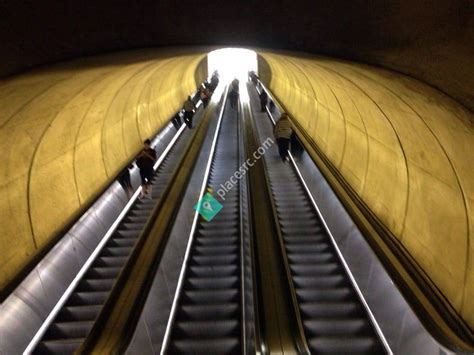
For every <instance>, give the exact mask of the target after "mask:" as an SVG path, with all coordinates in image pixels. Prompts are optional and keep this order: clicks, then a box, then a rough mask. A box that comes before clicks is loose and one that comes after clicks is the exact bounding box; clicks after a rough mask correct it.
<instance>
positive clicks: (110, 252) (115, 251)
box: [100, 246, 132, 256]
mask: <svg viewBox="0 0 474 355" xmlns="http://www.w3.org/2000/svg"><path fill="white" fill-rule="evenodd" d="M131 250H132V247H131V246H128V247H109V246H107V247H106V248H104V249H102V252H101V254H100V255H101V256H128V255H129V254H130V251H131Z"/></svg>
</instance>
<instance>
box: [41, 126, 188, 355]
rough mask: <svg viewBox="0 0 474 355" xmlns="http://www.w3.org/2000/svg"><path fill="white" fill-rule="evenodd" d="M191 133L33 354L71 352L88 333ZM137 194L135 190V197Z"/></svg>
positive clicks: (177, 145) (171, 153) (172, 151)
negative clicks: (149, 196)
mask: <svg viewBox="0 0 474 355" xmlns="http://www.w3.org/2000/svg"><path fill="white" fill-rule="evenodd" d="M190 136H191V133H190V131H184V132H183V133H182V134H180V135H179V137H178V139H177V140H176V141H175V143H174V145H173V146H172V147H171V149H170V150H169V151H168V153H167V154H166V156H165V157H164V159H163V161H162V162H161V164H160V165H159V166H158V169H157V170H156V172H155V176H154V178H153V181H152V192H151V198H143V199H141V200H140V199H136V200H135V202H134V203H133V205H132V206H131V207H130V209H129V210H128V212H127V214H126V215H125V217H124V218H123V219H122V221H121V222H120V224H119V225H118V227H117V228H116V230H115V231H114V233H113V234H112V235H111V237H110V239H109V240H108V241H107V242H106V244H105V245H104V247H103V248H102V249H101V251H100V253H99V254H98V255H97V257H96V259H95V260H94V261H93V263H92V264H91V266H90V268H89V269H88V270H87V272H86V273H85V275H84V276H83V278H82V279H81V280H80V281H79V282H78V284H77V286H76V287H75V289H74V291H73V293H72V294H71V295H70V296H69V298H68V299H67V301H66V303H65V304H64V306H63V307H62V308H61V310H60V311H59V312H58V314H57V315H56V317H55V319H54V321H53V322H52V323H51V324H50V325H49V327H48V329H47V330H46V331H45V333H44V335H43V337H42V339H41V341H40V342H39V344H38V345H37V347H36V348H35V350H34V351H33V353H34V354H72V353H73V352H74V351H75V350H77V349H78V348H79V346H80V345H81V344H82V343H83V341H84V339H85V338H86V337H87V336H88V334H89V332H90V330H91V329H92V326H93V324H94V321H95V320H96V318H97V316H98V314H99V313H100V311H101V310H102V308H103V305H104V303H105V301H106V299H107V297H108V296H109V294H110V292H111V290H112V288H113V286H114V284H115V282H116V280H117V279H118V276H119V274H120V272H121V271H122V269H123V268H124V266H125V264H126V262H127V260H128V258H129V256H130V254H131V253H132V250H133V248H134V246H135V245H136V243H137V240H138V239H139V238H138V237H139V236H140V234H141V232H142V230H143V228H144V226H145V224H146V223H147V221H148V219H149V217H150V215H151V212H152V210H153V208H154V207H155V205H156V204H157V203H158V201H159V200H160V196H161V194H162V192H163V191H164V190H165V189H166V187H167V186H168V184H169V183H170V179H171V177H172V175H173V172H174V170H175V169H176V168H177V166H178V164H179V162H180V160H181V158H182V156H183V154H184V151H185V148H186V142H187V141H189V138H190ZM136 197H137V193H135V196H134V198H136Z"/></svg>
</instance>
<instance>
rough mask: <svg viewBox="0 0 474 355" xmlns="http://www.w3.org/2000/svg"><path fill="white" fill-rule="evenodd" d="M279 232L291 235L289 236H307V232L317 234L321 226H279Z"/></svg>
mask: <svg viewBox="0 0 474 355" xmlns="http://www.w3.org/2000/svg"><path fill="white" fill-rule="evenodd" d="M281 231H282V232H283V234H291V235H300V234H303V235H305V234H307V233H308V232H312V233H318V232H320V231H321V226H319V225H316V224H313V225H308V226H305V225H301V224H300V225H298V224H293V225H285V224H282V225H281Z"/></svg>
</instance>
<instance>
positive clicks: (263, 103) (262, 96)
mask: <svg viewBox="0 0 474 355" xmlns="http://www.w3.org/2000/svg"><path fill="white" fill-rule="evenodd" d="M267 102H268V94H267V92H266V91H265V90H263V89H262V91H260V107H261V109H262V112H265V109H266V107H267Z"/></svg>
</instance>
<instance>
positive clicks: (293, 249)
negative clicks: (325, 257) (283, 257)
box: [286, 243, 330, 254]
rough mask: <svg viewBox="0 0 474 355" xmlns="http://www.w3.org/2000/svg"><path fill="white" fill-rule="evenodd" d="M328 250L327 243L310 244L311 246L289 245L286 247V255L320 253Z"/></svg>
mask: <svg viewBox="0 0 474 355" xmlns="http://www.w3.org/2000/svg"><path fill="white" fill-rule="evenodd" d="M329 249H330V245H329V244H327V243H311V244H290V245H287V246H286V250H287V251H288V253H294V254H296V253H300V254H312V253H321V252H325V251H327V250H329Z"/></svg>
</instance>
